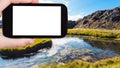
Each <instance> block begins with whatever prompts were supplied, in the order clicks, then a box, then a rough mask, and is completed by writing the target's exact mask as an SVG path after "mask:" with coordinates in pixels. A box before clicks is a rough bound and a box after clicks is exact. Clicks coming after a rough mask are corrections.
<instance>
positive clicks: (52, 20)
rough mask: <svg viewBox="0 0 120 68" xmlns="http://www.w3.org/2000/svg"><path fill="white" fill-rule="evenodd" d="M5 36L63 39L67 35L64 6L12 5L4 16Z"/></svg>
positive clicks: (66, 13)
mask: <svg viewBox="0 0 120 68" xmlns="http://www.w3.org/2000/svg"><path fill="white" fill-rule="evenodd" d="M2 16H3V17H2V19H3V20H2V21H3V35H4V36H6V37H10V38H61V37H64V36H65V35H66V34H67V23H68V12H67V7H66V6H65V5H63V4H45V3H42V4H11V5H9V6H8V7H7V8H6V9H5V10H4V11H3V15H2Z"/></svg>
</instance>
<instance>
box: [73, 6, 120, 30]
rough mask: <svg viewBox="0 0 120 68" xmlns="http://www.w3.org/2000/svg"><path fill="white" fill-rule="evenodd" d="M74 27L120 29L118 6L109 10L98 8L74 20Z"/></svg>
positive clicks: (119, 10) (119, 9) (119, 8)
mask: <svg viewBox="0 0 120 68" xmlns="http://www.w3.org/2000/svg"><path fill="white" fill-rule="evenodd" d="M76 22H77V25H76V26H75V28H94V29H96V28H104V29H120V6H119V7H116V8H114V9H109V10H100V11H96V12H94V13H92V14H91V15H88V16H85V17H84V18H83V19H79V20H77V21H76Z"/></svg>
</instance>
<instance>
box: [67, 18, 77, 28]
mask: <svg viewBox="0 0 120 68" xmlns="http://www.w3.org/2000/svg"><path fill="white" fill-rule="evenodd" d="M75 26H76V22H75V21H72V20H69V21H68V28H69V29H71V28H74V27H75Z"/></svg>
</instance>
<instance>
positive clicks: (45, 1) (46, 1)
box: [39, 0, 55, 3]
mask: <svg viewBox="0 0 120 68" xmlns="http://www.w3.org/2000/svg"><path fill="white" fill-rule="evenodd" d="M39 2H40V3H55V2H54V1H53V0H39Z"/></svg>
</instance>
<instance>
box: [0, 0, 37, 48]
mask: <svg viewBox="0 0 120 68" xmlns="http://www.w3.org/2000/svg"><path fill="white" fill-rule="evenodd" d="M11 3H38V0H0V14H2V11H3V10H4V9H5V8H6V7H7V6H8V5H9V4H11ZM33 43H34V40H33V39H12V38H7V37H4V36H3V35H2V34H0V48H18V47H22V46H26V45H28V44H33Z"/></svg>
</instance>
